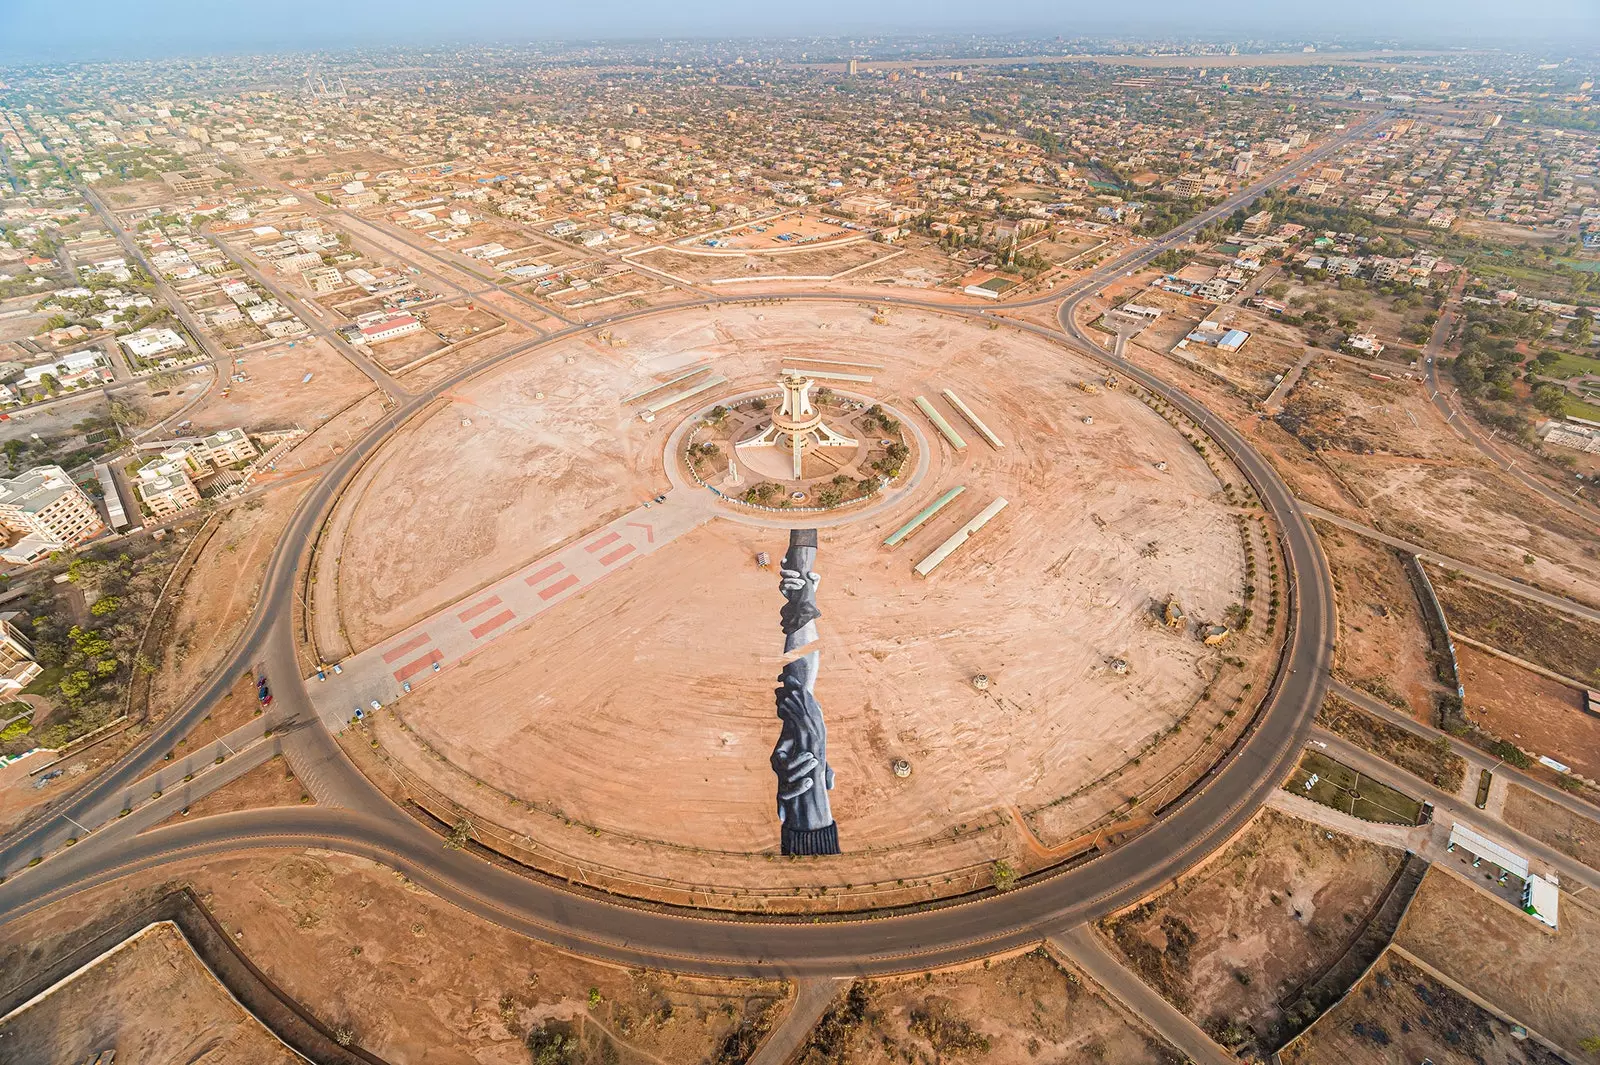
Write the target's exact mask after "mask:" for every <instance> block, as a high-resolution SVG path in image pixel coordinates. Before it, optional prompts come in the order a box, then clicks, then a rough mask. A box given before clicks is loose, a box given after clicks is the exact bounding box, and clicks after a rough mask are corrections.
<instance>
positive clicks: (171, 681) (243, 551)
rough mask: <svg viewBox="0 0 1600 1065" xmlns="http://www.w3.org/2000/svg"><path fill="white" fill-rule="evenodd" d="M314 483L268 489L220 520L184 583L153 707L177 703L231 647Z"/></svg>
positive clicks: (153, 696) (159, 674)
mask: <svg viewBox="0 0 1600 1065" xmlns="http://www.w3.org/2000/svg"><path fill="white" fill-rule="evenodd" d="M312 484H313V482H312V481H310V480H307V481H303V482H300V483H299V484H295V485H290V486H287V487H283V488H278V489H275V490H274V491H271V492H267V493H266V494H265V495H262V496H259V497H257V498H255V499H252V500H249V501H247V502H244V503H241V504H239V505H238V506H235V507H233V508H232V509H231V510H229V511H228V512H227V514H226V515H224V516H223V517H222V518H221V519H220V521H221V525H220V526H219V527H218V528H217V530H216V531H215V532H214V533H212V535H211V539H210V540H208V541H207V542H206V545H205V547H204V548H203V549H202V551H201V554H200V557H199V558H198V559H197V560H196V561H195V566H194V569H193V570H191V571H190V573H189V577H188V580H187V581H186V583H185V584H184V589H183V600H182V603H181V605H180V606H179V608H178V613H177V615H176V617H174V619H173V623H172V630H171V636H170V638H169V641H168V644H167V647H166V652H165V656H164V658H163V659H162V668H161V669H160V670H159V671H158V672H157V673H156V674H155V678H154V685H153V687H152V690H151V703H152V705H153V706H155V707H158V708H162V709H166V708H171V707H174V706H177V705H178V704H179V703H181V702H182V701H183V700H184V699H185V698H186V697H187V696H188V695H189V693H190V692H192V691H193V690H194V689H195V688H197V687H199V686H200V684H202V683H203V682H204V681H205V680H206V679H208V678H209V677H210V675H211V673H212V671H213V670H215V669H216V667H217V665H218V663H220V662H221V661H222V659H223V658H224V657H225V656H226V655H227V653H228V651H229V650H231V649H232V647H233V644H234V642H235V641H236V640H237V639H238V638H239V634H240V633H241V632H242V631H243V630H244V625H245V622H246V621H248V620H249V617H250V612H251V610H252V608H253V607H254V606H255V600H256V595H257V593H258V592H259V591H260V589H261V580H262V576H263V575H264V574H265V573H266V568H267V560H268V559H269V558H270V557H271V556H272V549H273V548H274V547H275V546H276V545H277V542H278V537H279V535H281V534H282V532H283V528H284V526H285V525H287V524H288V522H289V516H290V515H291V514H293V513H294V508H295V507H296V505H298V504H299V502H300V499H301V497H302V496H304V495H305V493H306V492H307V491H309V490H310V488H311V485H312ZM197 523H198V519H197Z"/></svg>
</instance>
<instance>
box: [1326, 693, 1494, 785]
mask: <svg viewBox="0 0 1600 1065" xmlns="http://www.w3.org/2000/svg"><path fill="white" fill-rule="evenodd" d="M1317 724H1319V725H1321V726H1323V727H1324V728H1327V729H1330V730H1331V731H1333V732H1337V733H1338V734H1339V735H1341V736H1343V737H1345V738H1346V739H1348V740H1350V741H1351V742H1352V743H1354V744H1356V745H1357V746H1359V747H1362V748H1364V749H1366V750H1368V751H1371V752H1372V753H1373V754H1376V755H1378V756H1379V757H1381V758H1385V759H1387V760H1388V761H1391V762H1393V763H1394V764H1395V765H1398V766H1399V767H1400V768H1402V769H1404V770H1405V771H1406V772H1408V773H1411V774H1412V775H1413V776H1416V777H1419V778H1420V779H1422V780H1426V781H1428V782H1429V783H1430V784H1432V785H1433V786H1434V787H1437V788H1442V789H1443V790H1445V791H1448V792H1454V791H1456V790H1458V789H1459V788H1460V787H1461V782H1462V781H1463V780H1465V779H1466V774H1467V760H1466V759H1465V758H1462V757H1461V756H1460V755H1458V754H1452V753H1451V752H1450V750H1449V748H1448V747H1446V748H1444V749H1442V750H1441V749H1440V747H1439V746H1438V745H1436V744H1433V743H1429V742H1428V741H1427V740H1425V739H1423V738H1422V737H1421V736H1418V735H1417V734H1416V733H1415V732H1412V731H1410V730H1409V729H1403V728H1400V727H1399V726H1397V725H1391V724H1389V723H1388V722H1387V721H1384V720H1382V719H1381V718H1377V717H1374V716H1373V715H1371V714H1369V713H1366V712H1365V711H1363V710H1361V709H1359V708H1357V707H1355V706H1352V705H1351V704H1349V703H1347V702H1345V701H1344V700H1343V699H1341V698H1339V697H1338V696H1337V695H1330V696H1328V698H1327V700H1326V701H1325V702H1324V703H1323V704H1322V709H1321V710H1319V711H1318V712H1317Z"/></svg>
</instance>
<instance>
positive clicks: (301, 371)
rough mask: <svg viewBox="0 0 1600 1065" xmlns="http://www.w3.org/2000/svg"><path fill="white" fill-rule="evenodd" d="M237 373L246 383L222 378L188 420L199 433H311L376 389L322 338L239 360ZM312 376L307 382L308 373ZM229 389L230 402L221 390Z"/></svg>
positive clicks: (249, 355)
mask: <svg viewBox="0 0 1600 1065" xmlns="http://www.w3.org/2000/svg"><path fill="white" fill-rule="evenodd" d="M233 370H234V371H235V372H241V373H243V374H245V375H246V377H247V378H248V380H246V381H245V382H243V383H242V384H241V383H238V382H234V381H228V380H223V381H222V382H220V383H219V385H218V387H217V388H216V389H215V390H213V391H212V393H211V395H210V396H209V397H207V399H206V401H205V402H204V403H202V404H201V405H200V406H199V407H197V408H196V409H195V411H194V413H193V414H191V415H190V419H191V420H192V421H193V422H194V427H195V429H196V430H198V431H203V432H213V431H215V430H217V429H231V428H233V427H235V426H242V427H244V428H246V429H249V430H252V431H254V430H257V429H287V428H290V427H292V426H295V425H298V426H300V427H301V428H303V429H305V430H307V431H308V432H309V431H310V430H311V429H313V428H315V427H316V426H318V425H320V424H321V423H322V422H323V421H324V420H326V419H328V418H330V417H332V416H333V415H334V414H336V413H337V412H338V411H340V410H341V409H343V408H344V407H345V406H346V405H347V404H349V403H350V401H351V400H353V399H355V398H356V397H357V396H359V395H361V394H362V393H363V392H367V391H369V390H370V389H371V388H372V381H371V379H369V378H368V377H367V376H366V375H365V374H363V373H362V372H361V371H360V370H357V369H356V368H355V367H354V366H352V365H350V363H349V362H348V361H346V360H345V358H344V356H342V355H340V354H339V353H338V352H336V351H334V350H333V348H331V347H330V346H329V345H328V343H327V342H326V341H324V340H320V339H306V340H297V341H295V342H294V347H289V346H288V343H287V342H285V343H281V344H278V345H276V346H274V347H271V348H264V349H261V350H259V351H251V352H247V353H245V354H243V355H238V356H235V361H234V367H233ZM308 373H309V374H313V375H314V376H313V377H312V379H311V380H310V381H309V382H305V381H304V378H305V375H306V374H308ZM223 388H227V389H229V390H230V391H229V394H228V396H227V397H226V398H224V397H223V395H222V389H223Z"/></svg>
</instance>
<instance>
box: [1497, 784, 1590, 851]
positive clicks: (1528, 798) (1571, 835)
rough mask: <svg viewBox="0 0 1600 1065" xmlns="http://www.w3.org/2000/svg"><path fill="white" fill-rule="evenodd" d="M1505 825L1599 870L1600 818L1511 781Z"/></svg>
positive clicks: (1505, 812) (1504, 815)
mask: <svg viewBox="0 0 1600 1065" xmlns="http://www.w3.org/2000/svg"><path fill="white" fill-rule="evenodd" d="M1502 816H1503V817H1504V818H1505V822H1506V824H1508V825H1510V826H1511V827H1512V828H1518V829H1521V830H1522V831H1524V832H1526V833H1527V834H1528V835H1530V836H1532V837H1533V838H1534V839H1537V840H1540V841H1542V842H1545V843H1548V844H1550V846H1552V847H1554V848H1555V849H1556V850H1558V851H1560V852H1561V853H1563V854H1566V855H1568V856H1569V857H1572V858H1576V859H1577V860H1578V861H1580V862H1582V863H1583V864H1584V865H1587V866H1588V867H1589V868H1591V869H1600V821H1594V820H1591V819H1589V818H1587V817H1579V816H1578V815H1577V814H1575V813H1573V812H1572V811H1570V810H1568V809H1567V808H1566V807H1563V806H1557V805H1556V804H1555V803H1553V802H1551V801H1549V800H1548V799H1542V798H1540V797H1539V796H1537V795H1535V794H1534V793H1533V792H1531V791H1529V790H1527V789H1526V788H1519V787H1517V786H1516V785H1515V784H1512V785H1511V786H1510V787H1509V788H1507V790H1506V806H1505V810H1504V812H1503V814H1502Z"/></svg>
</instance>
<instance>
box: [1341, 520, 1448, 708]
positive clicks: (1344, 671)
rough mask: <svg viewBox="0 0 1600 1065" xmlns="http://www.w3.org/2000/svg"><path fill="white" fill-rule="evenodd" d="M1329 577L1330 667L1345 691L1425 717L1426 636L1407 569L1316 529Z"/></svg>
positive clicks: (1375, 549) (1378, 551) (1371, 548)
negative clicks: (1333, 633)
mask: <svg viewBox="0 0 1600 1065" xmlns="http://www.w3.org/2000/svg"><path fill="white" fill-rule="evenodd" d="M1317 533H1318V536H1319V537H1320V539H1321V541H1322V550H1323V553H1324V554H1326V555H1327V557H1328V564H1329V566H1330V567H1331V568H1332V570H1333V586H1334V592H1335V598H1336V600H1337V603H1338V620H1339V636H1338V640H1337V642H1336V643H1335V646H1334V668H1335V670H1336V671H1337V672H1338V673H1339V674H1340V675H1341V676H1342V677H1344V678H1345V679H1346V680H1347V681H1348V682H1349V683H1350V684H1352V685H1354V686H1355V687H1358V688H1361V689H1362V690H1364V691H1368V692H1371V693H1373V694H1374V695H1376V696H1378V697H1379V698H1380V699H1383V700H1384V701H1386V702H1390V703H1394V702H1397V701H1398V702H1402V703H1404V708H1405V709H1406V710H1408V711H1409V712H1411V713H1427V712H1428V711H1429V709H1430V708H1431V705H1432V700H1431V698H1430V694H1431V692H1432V691H1433V689H1434V687H1435V683H1434V675H1433V663H1432V661H1431V660H1430V659H1429V656H1428V652H1429V645H1428V630H1427V628H1426V626H1425V624H1424V622H1423V616H1422V610H1421V607H1420V606H1418V604H1417V597H1416V593H1415V592H1414V591H1413V590H1412V587H1411V582H1410V580H1409V579H1408V578H1407V576H1406V571H1405V563H1403V562H1402V561H1401V560H1400V557H1399V556H1398V555H1397V554H1396V553H1395V552H1394V551H1393V550H1392V549H1390V548H1389V547H1386V546H1385V545H1383V544H1380V543H1377V542H1376V541H1373V540H1368V539H1366V538H1365V537H1361V536H1357V535H1356V534H1355V533H1352V532H1347V531H1345V530H1343V529H1339V528H1337V527H1335V526H1332V525H1325V524H1318V525H1317Z"/></svg>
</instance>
